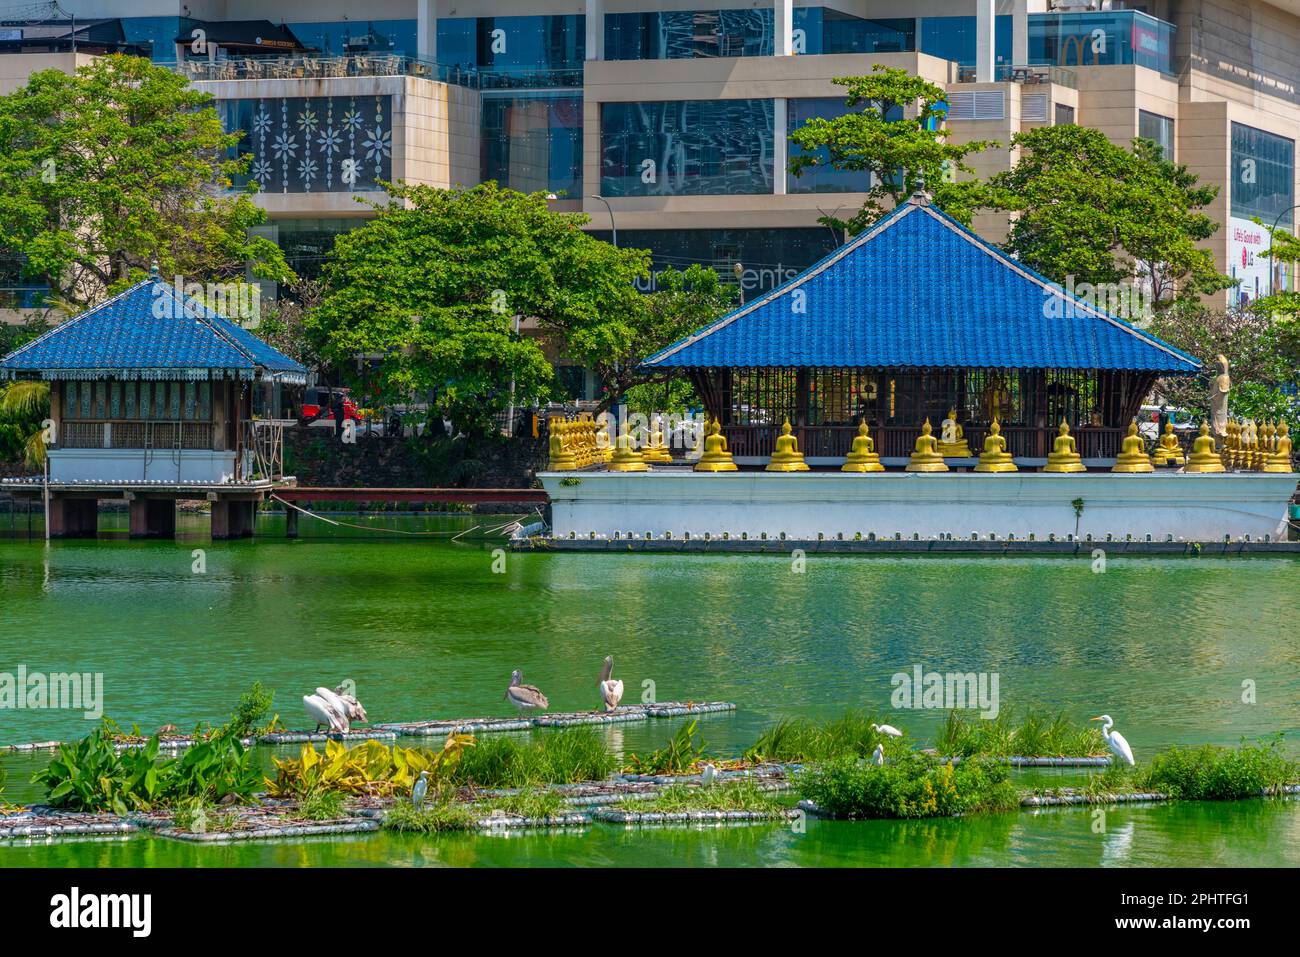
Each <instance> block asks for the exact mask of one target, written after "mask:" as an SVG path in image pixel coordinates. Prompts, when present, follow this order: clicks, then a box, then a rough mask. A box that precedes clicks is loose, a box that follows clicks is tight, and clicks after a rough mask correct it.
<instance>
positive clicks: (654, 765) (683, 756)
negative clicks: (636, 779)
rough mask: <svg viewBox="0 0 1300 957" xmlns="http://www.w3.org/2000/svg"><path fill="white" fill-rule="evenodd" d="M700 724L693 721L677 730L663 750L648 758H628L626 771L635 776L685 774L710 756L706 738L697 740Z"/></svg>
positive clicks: (634, 755)
mask: <svg viewBox="0 0 1300 957" xmlns="http://www.w3.org/2000/svg"><path fill="white" fill-rule="evenodd" d="M698 730H699V722H698V721H691V722H688V723H687V724H684V725H682V726H681V727H680V728H678V729H677V733H676V734H674V735H673V736H672V738H670V739H669V741H668V743H667V744H666V745H664V746H663V747H662V748H659V749H657V750H655V751H652V752H651V753H650V754H649V755H647V756H646V757H644V758H643V757H641V756H639V755H637V754H629V755H628V756H627V768H626V770H628V771H630V772H632V773H633V774H684V773H686V772H688V771H690V770H691V769H692V768H694V767H695V765H697V764H699V763H700V762H701V761H703V760H704V759H705V758H707V757H708V756H709V753H708V751H707V750H706V743H705V741H704V738H700V739H699V740H696V737H695V735H696V733H697V731H698Z"/></svg>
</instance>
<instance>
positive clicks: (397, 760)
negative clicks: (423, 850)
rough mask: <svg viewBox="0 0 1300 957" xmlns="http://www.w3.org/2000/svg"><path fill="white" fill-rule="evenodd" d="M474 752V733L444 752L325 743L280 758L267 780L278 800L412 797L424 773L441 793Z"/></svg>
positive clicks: (456, 738) (457, 738) (454, 739)
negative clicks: (332, 794) (329, 794)
mask: <svg viewBox="0 0 1300 957" xmlns="http://www.w3.org/2000/svg"><path fill="white" fill-rule="evenodd" d="M473 747H474V738H473V737H472V736H471V735H468V734H449V735H447V740H446V741H444V742H443V745H442V750H440V751H431V750H429V749H428V748H403V747H401V746H400V745H396V744H395V745H393V746H392V747H389V746H388V745H386V744H381V743H380V742H378V741H367V742H365V743H364V744H361V745H358V746H356V747H354V748H348V747H345V746H344V745H343V744H341V743H340V742H338V741H327V742H325V752H324V754H322V753H321V752H319V751H317V750H316V746H315V745H313V744H304V745H303V746H302V751H301V752H300V753H299V756H298V757H297V758H284V759H279V758H277V759H275V779H274V780H268V781H267V791H268V793H269V794H270V795H271V796H272V797H296V798H298V799H299V800H300V801H301V800H305V799H307V798H310V797H311V796H312V795H314V794H317V793H318V792H321V791H338V792H341V793H343V794H355V795H362V794H370V795H386V794H400V793H409V792H410V790H411V788H412V787H413V786H414V785H415V782H416V781H417V780H419V777H420V772H422V771H427V772H428V773H429V788H430V789H431V790H439V789H441V788H443V787H445V786H446V785H447V784H448V783H449V782H450V780H451V775H452V772H453V770H454V769H455V767H456V765H457V764H458V763H459V762H460V760H461V758H462V756H463V755H464V754H465V753H466V749H467V748H473Z"/></svg>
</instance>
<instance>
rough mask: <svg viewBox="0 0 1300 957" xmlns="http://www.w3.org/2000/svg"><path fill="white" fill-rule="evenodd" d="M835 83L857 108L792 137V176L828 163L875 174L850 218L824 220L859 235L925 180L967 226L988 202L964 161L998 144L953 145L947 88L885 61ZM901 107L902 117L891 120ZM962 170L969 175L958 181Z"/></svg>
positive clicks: (813, 121)
mask: <svg viewBox="0 0 1300 957" xmlns="http://www.w3.org/2000/svg"><path fill="white" fill-rule="evenodd" d="M834 82H835V83H837V84H838V85H840V86H843V87H847V88H848V98H847V100H846V102H847V104H848V105H849V106H851V107H859V109H858V110H857V111H856V112H852V113H846V114H845V115H843V116H839V117H835V118H834V119H825V118H820V117H818V118H814V119H810V120H808V121H807V122H806V123H804V125H803V126H801V127H799V129H797V130H795V131H794V132H793V133H791V134H790V140H791V142H793V143H794V144H795V145H796V146H798V147H799V149H800V150H801V152H800V153H799V155H797V156H795V157H793V158H792V159H791V161H790V171H791V172H792V173H794V174H795V175H796V176H798V175H799V174H800V173H802V172H803V171H804V170H805V169H809V168H812V167H817V166H830V167H832V168H834V169H837V170H849V171H853V172H863V173H870V174H871V181H872V184H873V185H872V187H871V189H870V190H869V191H868V193H867V201H866V202H865V203H864V204H863V206H862V209H860V210H859V211H858V212H857V214H856V215H855V216H853V217H852V218H851V219H848V220H842V219H838V218H836V217H834V216H827V217H825V218H824V219H823V220H822V221H823V222H825V223H826V224H827V225H829V226H831V227H833V228H835V229H848V230H849V231H850V232H852V233H858V232H861V231H862V230H863V229H865V228H866V227H867V226H869V225H871V224H872V223H873V222H875V221H876V220H877V219H879V218H880V217H881V216H882V215H884V214H885V213H886V212H888V211H889V210H890V209H892V208H893V207H894V206H895V205H897V204H898V203H899V202H900V201H902V200H903V199H906V198H907V197H908V196H910V195H911V194H912V193H913V192H915V190H916V188H917V187H918V186H919V185H920V183H921V181H922V179H924V182H925V187H926V189H927V190H929V191H930V193H931V195H932V196H933V197H934V202H935V204H936V205H937V206H939V208H941V209H942V210H943V211H944V212H946V213H948V215H950V216H952V217H953V218H955V219H957V220H958V221H960V222H962V223H965V224H967V225H969V224H970V220H971V216H972V215H973V214H974V213H975V211H976V210H977V209H979V208H981V207H984V206H987V205H989V204H990V202H991V197H990V195H989V191H988V188H987V186H986V185H985V184H984V183H982V182H981V181H979V180H978V179H975V178H974V172H975V171H974V170H973V169H972V168H971V166H970V165H969V164H968V163H967V162H966V158H967V157H968V156H970V155H971V154H973V153H979V152H982V151H983V150H986V149H989V148H990V147H994V146H997V145H998V144H997V143H996V142H994V141H991V140H979V141H975V142H971V143H962V144H956V143H950V142H948V136H949V130H948V129H947V128H946V127H945V126H943V125H942V121H943V119H944V116H945V115H946V112H945V111H946V109H947V107H946V105H945V104H946V101H947V98H948V96H947V94H946V93H945V92H944V90H943V88H942V87H940V86H936V85H935V84H933V83H930V82H929V81H927V80H924V79H922V78H921V77H918V76H913V75H912V74H911V73H908V72H907V71H906V70H903V69H898V68H895V67H885V66H881V65H880V64H876V65H875V66H873V67H872V72H871V74H870V75H868V76H850V77H837V78H836V79H835V81H834ZM897 108H902V112H903V115H902V117H901V118H896V119H889V118H888V117H890V116H891V115H896V114H897V111H898V109H897ZM958 173H961V174H964V176H965V177H966V178H965V179H962V180H960V181H958V180H957V174H958Z"/></svg>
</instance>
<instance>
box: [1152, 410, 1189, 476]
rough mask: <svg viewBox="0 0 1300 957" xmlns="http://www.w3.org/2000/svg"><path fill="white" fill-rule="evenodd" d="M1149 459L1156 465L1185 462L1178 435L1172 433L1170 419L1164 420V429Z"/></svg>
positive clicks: (1172, 428) (1171, 421)
mask: <svg viewBox="0 0 1300 957" xmlns="http://www.w3.org/2000/svg"><path fill="white" fill-rule="evenodd" d="M1151 461H1152V462H1153V463H1155V464H1156V465H1183V464H1185V463H1186V458H1185V457H1184V455H1183V447H1182V446H1181V445H1180V444H1179V442H1178V436H1176V435H1174V423H1173V420H1172V419H1166V420H1165V430H1164V432H1162V433H1161V435H1160V441H1159V442H1158V443H1157V444H1156V451H1155V454H1154V455H1152V456H1151Z"/></svg>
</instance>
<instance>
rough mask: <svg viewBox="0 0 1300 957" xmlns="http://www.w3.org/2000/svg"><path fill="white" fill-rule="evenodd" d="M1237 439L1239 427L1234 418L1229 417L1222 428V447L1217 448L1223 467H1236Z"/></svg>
mask: <svg viewBox="0 0 1300 957" xmlns="http://www.w3.org/2000/svg"><path fill="white" fill-rule="evenodd" d="M1239 439H1240V432H1239V427H1238V425H1237V423H1236V422H1235V421H1234V420H1231V419H1229V420H1228V424H1227V425H1226V426H1224V428H1223V448H1222V449H1220V450H1219V457H1220V458H1221V460H1222V461H1223V467H1224V468H1225V469H1233V468H1236V467H1237V442H1238V440H1239Z"/></svg>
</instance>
